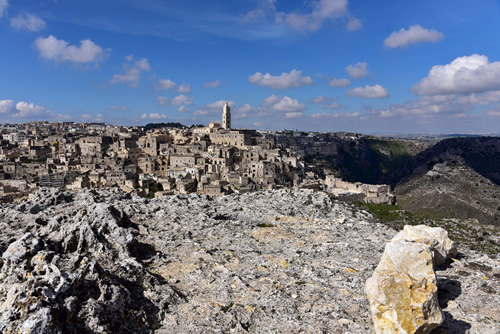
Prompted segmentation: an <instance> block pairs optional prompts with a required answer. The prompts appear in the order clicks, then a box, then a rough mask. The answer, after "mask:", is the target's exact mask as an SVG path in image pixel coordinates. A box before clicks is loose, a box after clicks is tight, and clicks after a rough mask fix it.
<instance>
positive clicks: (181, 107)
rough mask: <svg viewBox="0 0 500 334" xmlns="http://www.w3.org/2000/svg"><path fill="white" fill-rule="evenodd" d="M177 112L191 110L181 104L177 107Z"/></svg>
mask: <svg viewBox="0 0 500 334" xmlns="http://www.w3.org/2000/svg"><path fill="white" fill-rule="evenodd" d="M177 110H178V111H179V112H193V111H192V110H191V109H189V108H187V107H186V106H184V105H182V106H179V108H177Z"/></svg>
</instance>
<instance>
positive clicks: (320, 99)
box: [312, 96, 341, 109]
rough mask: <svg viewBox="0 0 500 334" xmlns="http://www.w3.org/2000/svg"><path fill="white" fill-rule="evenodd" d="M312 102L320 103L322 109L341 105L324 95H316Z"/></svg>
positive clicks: (335, 107) (336, 107)
mask: <svg viewBox="0 0 500 334" xmlns="http://www.w3.org/2000/svg"><path fill="white" fill-rule="evenodd" d="M312 102H313V103H316V104H319V103H322V104H323V109H339V108H340V107H341V105H340V104H338V103H337V101H335V99H332V98H329V97H326V96H317V97H315V98H314V99H313V100H312Z"/></svg>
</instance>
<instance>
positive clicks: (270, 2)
mask: <svg viewBox="0 0 500 334" xmlns="http://www.w3.org/2000/svg"><path fill="white" fill-rule="evenodd" d="M275 3H276V0H258V1H257V8H256V9H255V10H252V11H250V12H248V13H247V14H245V15H244V16H243V17H242V18H241V20H240V22H241V23H249V22H257V21H260V20H261V19H263V18H265V17H266V16H269V15H272V14H274V13H275V11H276V5H275Z"/></svg>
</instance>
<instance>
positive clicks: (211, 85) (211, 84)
mask: <svg viewBox="0 0 500 334" xmlns="http://www.w3.org/2000/svg"><path fill="white" fill-rule="evenodd" d="M221 83H222V82H221V81H220V80H215V81H209V82H205V83H204V84H203V87H204V88H215V87H219V86H220V84H221Z"/></svg>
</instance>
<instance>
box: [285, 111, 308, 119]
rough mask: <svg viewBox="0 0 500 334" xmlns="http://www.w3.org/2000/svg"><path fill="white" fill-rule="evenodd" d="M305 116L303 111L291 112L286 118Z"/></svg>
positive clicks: (286, 114)
mask: <svg viewBox="0 0 500 334" xmlns="http://www.w3.org/2000/svg"><path fill="white" fill-rule="evenodd" d="M302 116H304V113H303V112H302V111H290V112H287V113H285V118H300V117H302Z"/></svg>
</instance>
